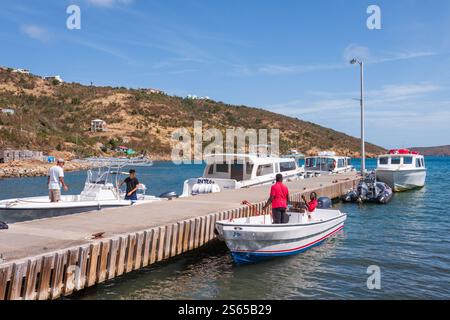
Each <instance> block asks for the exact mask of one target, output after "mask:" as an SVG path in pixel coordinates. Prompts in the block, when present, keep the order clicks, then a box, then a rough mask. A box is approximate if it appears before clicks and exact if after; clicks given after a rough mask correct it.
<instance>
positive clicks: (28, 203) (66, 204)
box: [0, 196, 161, 222]
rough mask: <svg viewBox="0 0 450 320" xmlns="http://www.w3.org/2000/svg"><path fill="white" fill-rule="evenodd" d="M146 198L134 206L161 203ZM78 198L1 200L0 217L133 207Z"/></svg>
mask: <svg viewBox="0 0 450 320" xmlns="http://www.w3.org/2000/svg"><path fill="white" fill-rule="evenodd" d="M146 197H147V199H145V200H138V201H137V203H136V204H135V205H140V204H144V203H149V202H153V201H161V199H158V198H156V197H151V196H146ZM78 198H79V197H78V196H62V197H61V199H62V201H61V202H57V203H51V202H50V201H49V200H48V197H45V196H44V197H33V198H23V199H9V200H2V201H0V217H4V218H6V219H8V220H10V221H14V222H20V221H27V220H33V219H42V218H50V217H58V216H64V215H70V214H77V213H84V212H90V211H100V210H103V209H107V208H119V207H129V206H131V205H133V204H132V203H131V201H129V200H101V201H80V200H77V199H78Z"/></svg>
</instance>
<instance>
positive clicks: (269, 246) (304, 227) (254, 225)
mask: <svg viewBox="0 0 450 320" xmlns="http://www.w3.org/2000/svg"><path fill="white" fill-rule="evenodd" d="M288 214H289V216H290V218H289V223H288V224H272V219H271V216H270V215H262V216H255V217H249V218H240V219H235V220H231V221H229V220H226V221H219V222H217V223H216V229H217V232H218V233H219V237H220V238H221V239H223V240H224V241H225V242H226V244H227V246H228V248H229V249H230V251H231V253H232V256H233V258H234V260H235V262H236V263H238V264H243V263H251V262H257V261H259V260H262V259H267V258H273V257H280V256H287V255H293V254H297V253H301V252H304V251H306V250H308V249H310V248H312V247H314V246H317V245H319V244H321V243H322V242H324V241H325V240H326V239H328V238H330V237H331V236H333V235H335V234H336V233H338V232H339V231H340V230H342V229H343V228H344V223H345V220H346V219H347V215H346V214H345V213H342V212H341V211H339V210H332V209H316V211H315V212H314V213H313V214H312V216H311V219H310V218H309V217H308V214H306V213H300V212H288Z"/></svg>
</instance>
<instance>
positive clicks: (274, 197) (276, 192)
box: [263, 174, 289, 224]
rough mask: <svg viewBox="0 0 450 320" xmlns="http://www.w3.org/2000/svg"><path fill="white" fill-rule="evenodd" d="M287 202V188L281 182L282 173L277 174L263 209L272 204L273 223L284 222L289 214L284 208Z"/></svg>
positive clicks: (287, 219) (287, 220) (286, 221)
mask: <svg viewBox="0 0 450 320" xmlns="http://www.w3.org/2000/svg"><path fill="white" fill-rule="evenodd" d="M288 203H289V189H288V187H286V185H284V184H283V175H281V174H277V176H276V183H275V184H274V185H273V186H272V188H271V190H270V198H269V200H267V203H266V204H265V206H264V208H263V211H264V210H265V209H266V208H267V207H268V206H269V205H270V204H272V218H273V223H274V224H286V223H288V222H289V216H288V215H287V213H286V209H287V206H288Z"/></svg>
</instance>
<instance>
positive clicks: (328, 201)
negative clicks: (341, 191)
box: [318, 197, 333, 209]
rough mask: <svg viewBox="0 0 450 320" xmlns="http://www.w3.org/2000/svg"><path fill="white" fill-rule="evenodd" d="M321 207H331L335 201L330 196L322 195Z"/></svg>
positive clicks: (319, 206) (320, 199)
mask: <svg viewBox="0 0 450 320" xmlns="http://www.w3.org/2000/svg"><path fill="white" fill-rule="evenodd" d="M318 202H319V205H318V208H319V209H330V208H331V207H332V206H333V202H332V201H331V199H330V198H328V197H320V198H319V200H318Z"/></svg>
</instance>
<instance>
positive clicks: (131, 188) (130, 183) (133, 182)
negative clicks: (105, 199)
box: [119, 169, 139, 204]
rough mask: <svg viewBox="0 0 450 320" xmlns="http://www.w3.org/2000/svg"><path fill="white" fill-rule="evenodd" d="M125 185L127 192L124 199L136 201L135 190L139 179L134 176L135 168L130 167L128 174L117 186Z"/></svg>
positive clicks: (137, 187)
mask: <svg viewBox="0 0 450 320" xmlns="http://www.w3.org/2000/svg"><path fill="white" fill-rule="evenodd" d="M123 184H126V185H127V191H126V192H127V193H126V195H125V200H131V203H133V204H134V203H136V201H137V191H138V189H139V180H138V178H137V177H136V170H134V169H131V170H130V176H129V177H128V178H126V179H125V180H124V181H122V183H121V184H120V185H119V188H120V187H121V186H122V185H123Z"/></svg>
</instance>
